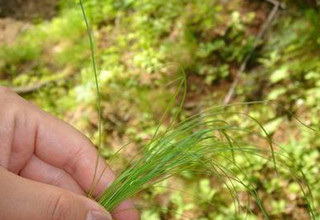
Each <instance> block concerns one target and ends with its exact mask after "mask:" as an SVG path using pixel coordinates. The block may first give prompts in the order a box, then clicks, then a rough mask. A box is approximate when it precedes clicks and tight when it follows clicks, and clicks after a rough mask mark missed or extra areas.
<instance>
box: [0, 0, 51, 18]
mask: <svg viewBox="0 0 320 220" xmlns="http://www.w3.org/2000/svg"><path fill="white" fill-rule="evenodd" d="M56 8H57V0H0V18H13V19H17V20H28V21H29V20H35V19H50V18H52V17H53V16H54V15H55V13H56V11H57V10H56Z"/></svg>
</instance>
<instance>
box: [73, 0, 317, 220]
mask: <svg viewBox="0 0 320 220" xmlns="http://www.w3.org/2000/svg"><path fill="white" fill-rule="evenodd" d="M79 3H80V6H81V9H82V13H83V17H84V20H85V24H86V27H87V31H88V36H89V41H90V48H91V54H92V57H91V58H92V66H93V73H94V78H95V84H96V90H97V97H98V100H97V103H98V104H97V108H98V114H99V146H100V143H101V105H100V92H99V83H98V76H97V68H96V64H95V57H94V45H93V40H92V35H91V30H90V27H89V23H88V20H87V16H86V13H85V9H84V6H83V3H82V0H79ZM181 82H182V83H181V84H180V86H179V90H180V89H181V88H184V93H183V100H182V102H181V105H180V108H179V109H181V107H182V104H183V101H184V97H185V94H186V85H185V79H183V80H182V81H181ZM177 95H178V93H177V94H176V95H175V97H174V98H173V100H175V98H176V97H177ZM172 103H173V102H172ZM172 103H171V104H172ZM171 104H170V105H171ZM247 104H261V103H247ZM170 105H169V106H168V109H169V108H170ZM243 105H245V104H243ZM231 106H232V105H231ZM229 107H230V106H229ZM227 108H228V106H227V107H226V106H224V107H217V108H213V109H209V110H207V111H205V112H202V113H199V114H196V115H193V116H191V117H189V118H187V119H186V120H184V121H182V122H179V123H176V124H173V123H171V124H169V126H168V128H167V129H166V130H165V131H164V132H163V133H159V132H158V130H159V129H157V130H156V132H155V134H154V136H153V138H152V139H151V140H150V141H149V143H148V144H147V145H146V146H145V147H144V148H143V152H142V153H141V154H140V155H137V158H133V159H132V161H131V164H130V166H129V167H127V168H126V169H124V171H123V172H122V173H120V175H119V176H118V177H117V178H116V179H115V181H114V182H113V183H112V184H111V185H110V186H109V187H108V188H107V189H106V190H105V192H104V193H103V194H102V195H101V196H100V197H99V198H97V200H98V202H99V203H100V204H101V205H102V206H104V207H105V208H106V209H107V210H109V211H111V210H113V209H114V208H115V207H116V206H117V205H119V204H120V203H121V202H122V201H124V200H126V199H128V198H130V197H132V196H134V195H135V194H137V193H138V192H140V191H142V190H143V189H146V188H148V187H150V186H152V185H154V184H156V183H159V182H161V181H163V180H166V179H167V178H169V177H172V176H173V175H177V174H181V173H182V172H184V171H186V170H189V171H195V172H197V173H199V172H202V173H203V174H206V175H211V176H217V177H219V178H220V179H222V180H223V182H224V185H225V186H226V188H227V189H228V190H229V192H230V195H231V196H232V198H233V200H234V202H235V203H236V204H238V207H241V205H240V201H239V198H238V196H237V190H236V187H235V185H239V184H240V185H242V186H243V187H244V188H245V189H246V191H247V192H248V193H249V194H250V195H251V197H252V198H253V199H254V201H255V202H256V204H257V206H258V207H259V209H260V211H261V213H262V215H263V217H264V218H265V219H270V217H269V214H268V211H267V210H266V208H265V207H264V205H263V201H262V199H261V198H260V197H259V194H258V192H257V190H256V188H257V187H256V186H255V185H254V184H253V183H252V181H251V180H250V179H249V178H248V177H247V175H246V173H245V172H244V169H243V168H242V167H239V166H238V162H237V155H240V156H241V157H242V158H245V159H246V160H247V161H248V163H249V164H250V163H251V162H250V161H251V158H253V157H258V158H260V159H261V160H265V161H266V162H268V163H272V165H273V167H274V170H275V172H276V173H277V174H278V175H280V174H281V173H284V172H286V173H289V174H290V176H291V177H292V179H293V180H294V181H296V182H297V183H298V184H299V186H300V189H301V192H302V195H303V197H304V199H305V201H306V205H307V207H308V210H309V214H310V216H311V218H312V219H316V217H315V211H314V207H313V202H312V201H313V198H312V193H311V189H310V186H309V184H308V181H307V180H306V178H305V175H304V173H303V172H302V170H301V168H300V167H297V166H296V164H297V163H296V162H295V161H294V160H293V159H292V158H290V156H289V155H288V154H287V153H286V152H285V151H284V150H283V149H281V148H279V150H278V151H275V149H274V145H275V144H274V143H273V141H272V139H271V138H270V135H269V134H268V132H267V131H266V130H265V129H264V127H263V126H262V124H260V123H259V121H258V120H256V119H255V118H254V117H252V116H250V115H249V114H246V113H241V112H232V111H227ZM178 112H179V111H178ZM230 115H236V116H237V117H242V118H243V124H248V123H247V122H248V121H250V122H251V125H250V126H248V125H245V126H239V125H238V124H234V123H232V122H228V121H226V120H224V118H230ZM162 121H163V120H161V122H160V124H161V123H162ZM245 121H246V122H245ZM249 124H250V123H249ZM252 124H255V126H256V127H257V128H258V129H259V130H260V131H257V130H254V129H253V127H252ZM159 127H160V126H159ZM159 127H158V128H159ZM252 136H256V137H258V138H259V139H263V140H265V142H266V143H267V146H268V148H262V147H261V146H256V145H254V144H252V143H250V142H246V141H244V140H245V139H246V138H244V137H252ZM238 137H240V138H238ZM237 139H240V140H241V141H238V140H237ZM251 140H252V139H251ZM221 158H222V159H223V160H224V163H220V159H221ZM96 167H97V164H96ZM239 174H241V176H242V177H239ZM96 176H97V173H95V175H94V179H93V184H92V188H91V190H90V192H89V196H91V193H92V191H93V189H94V187H95V185H96V184H97V182H98V181H99V178H96Z"/></svg>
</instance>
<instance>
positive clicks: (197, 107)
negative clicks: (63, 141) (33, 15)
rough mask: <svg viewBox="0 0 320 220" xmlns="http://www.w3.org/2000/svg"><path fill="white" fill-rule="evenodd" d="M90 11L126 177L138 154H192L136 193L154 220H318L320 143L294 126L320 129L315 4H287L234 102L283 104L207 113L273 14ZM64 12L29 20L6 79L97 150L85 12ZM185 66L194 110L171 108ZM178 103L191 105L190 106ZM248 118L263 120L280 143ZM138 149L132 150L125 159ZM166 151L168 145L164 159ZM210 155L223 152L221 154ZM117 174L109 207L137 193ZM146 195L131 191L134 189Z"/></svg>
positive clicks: (115, 5) (8, 51) (193, 6)
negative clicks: (125, 188) (124, 189)
mask: <svg viewBox="0 0 320 220" xmlns="http://www.w3.org/2000/svg"><path fill="white" fill-rule="evenodd" d="M84 4H85V8H86V10H87V12H88V19H89V22H90V23H91V24H92V25H93V26H92V34H93V37H94V38H95V40H96V44H95V49H96V55H97V63H98V66H99V80H100V90H101V91H100V94H101V100H102V101H101V113H102V115H101V116H102V120H101V122H102V124H103V126H102V132H103V134H104V135H103V136H102V139H101V140H100V141H101V154H102V155H104V157H106V159H108V160H110V159H111V164H112V165H113V167H115V169H116V171H118V172H119V173H121V171H122V170H126V169H125V168H126V167H129V168H130V167H139V164H141V162H140V163H139V159H138V158H141V159H140V161H143V160H148V158H153V159H155V160H156V161H158V162H159V163H161V161H162V164H164V161H166V160H161V159H160V158H161V157H159V158H158V159H157V157H156V155H158V154H153V153H152V152H162V154H160V155H167V156H166V157H164V158H167V160H168V161H170V157H169V155H171V154H172V153H170V154H169V152H170V151H168V150H166V149H171V148H172V147H170V146H172V145H174V146H182V145H183V146H189V148H187V147H186V148H187V149H188V150H189V151H182V150H181V147H180V148H179V147H175V148H174V149H175V154H174V155H175V156H176V155H181V156H180V157H178V158H179V159H180V160H177V163H178V162H179V161H180V162H179V163H178V164H175V165H176V166H172V167H164V168H165V169H163V170H160V171H162V172H163V173H167V172H168V170H170V171H171V172H170V173H169V174H170V175H171V174H173V173H175V174H178V175H176V176H175V177H174V178H173V179H166V180H165V181H164V182H161V183H157V184H155V185H152V186H151V187H143V188H144V189H143V191H142V192H140V193H139V194H138V197H137V198H138V199H137V206H138V207H139V208H141V209H142V218H143V219H190V218H192V219H250V218H251V219H257V218H270V219H310V218H317V217H318V213H319V208H318V207H319V204H318V201H319V189H320V187H319V181H318V178H317V176H318V174H319V166H318V162H319V150H318V149H319V138H318V133H317V132H313V131H311V130H310V129H308V128H307V127H306V126H305V125H301V123H299V122H298V121H297V120H296V119H295V118H296V117H297V118H299V119H301V121H302V122H303V123H305V124H306V125H307V126H311V127H312V128H315V130H317V129H318V128H319V122H318V121H319V120H318V117H317V115H318V113H319V108H318V105H317V97H318V96H317V91H318V83H317V81H318V80H317V76H318V75H319V61H318V57H319V54H318V51H317V50H316V48H317V47H318V45H319V42H318V38H319V33H318V31H317V30H318V29H317V28H316V27H317V21H318V20H319V19H317V18H319V15H318V11H317V10H318V9H317V8H316V5H315V4H310V5H308V4H306V3H305V2H302V1H301V3H300V2H296V1H293V2H289V1H287V2H286V5H285V6H286V7H285V9H281V10H279V12H278V17H277V18H276V19H275V20H274V22H273V23H272V25H271V27H270V29H269V31H268V32H267V34H266V35H265V36H264V38H263V40H262V41H260V42H259V47H257V48H256V49H255V50H254V56H253V57H252V58H251V59H250V61H249V62H248V68H247V70H246V73H244V74H243V77H242V81H241V82H239V85H238V86H237V87H236V90H235V98H234V100H233V102H241V103H243V102H248V101H252V100H266V99H270V100H274V102H272V104H270V103H268V104H266V103H260V104H241V105H232V106H230V107H228V108H225V109H224V108H223V109H219V108H217V109H214V110H211V111H209V113H208V112H207V113H205V112H204V110H205V109H208V108H212V106H218V105H219V103H222V101H223V98H224V96H225V94H226V93H227V91H228V89H229V87H230V84H231V83H232V81H233V79H234V77H235V73H236V70H237V69H238V68H239V66H240V65H241V63H242V61H243V59H244V58H245V56H246V55H247V54H248V53H249V52H250V51H251V50H252V45H253V42H254V39H255V36H256V34H257V32H258V29H259V27H260V26H261V25H262V24H263V22H264V21H265V19H266V17H267V15H268V13H269V12H270V10H271V8H272V5H269V4H268V3H267V2H261V1H236V0H234V1H230V2H228V3H226V2H224V1H203V2H201V3H200V2H199V1H174V0H172V1H169V2H168V3H162V2H160V1H150V0H149V1H148V0H144V1H105V2H103V3H102V2H100V1H93V0H90V1H89V0H88V1H85V2H84ZM301 4H302V5H303V7H301ZM58 7H60V9H59V11H58V14H57V15H56V17H54V18H53V19H52V20H49V21H44V22H39V20H37V21H35V22H30V23H31V24H28V25H30V27H29V28H27V30H26V31H25V32H24V34H23V35H22V36H20V37H18V38H17V39H16V40H15V41H14V42H12V43H10V44H6V45H3V46H2V48H1V53H2V54H1V64H0V66H1V72H0V78H1V83H2V84H5V85H9V86H13V87H15V89H17V91H20V92H21V93H23V94H24V95H25V96H26V97H27V98H29V99H30V100H33V101H34V102H36V103H37V104H38V105H40V106H42V107H44V108H45V109H46V110H47V111H50V112H53V113H54V114H56V115H58V116H60V117H63V118H64V119H65V120H67V121H69V122H71V123H73V124H74V125H75V126H76V127H78V128H79V129H80V130H82V131H84V132H86V133H87V135H88V136H89V137H90V138H91V139H92V140H93V141H94V142H95V143H96V144H97V145H99V142H100V141H99V137H100V135H99V132H98V129H97V128H98V127H99V126H98V122H99V120H98V118H99V117H98V115H99V114H97V113H96V97H95V82H94V80H93V76H92V72H91V67H90V60H89V59H88V57H89V55H90V51H89V49H88V44H87V35H86V29H85V25H84V23H83V20H82V17H81V14H80V13H79V8H78V6H77V5H76V4H75V3H74V2H71V1H59V4H58ZM19 22H21V21H19ZM284 24H285V25H284ZM301 33H304V35H303V37H301ZM284 36H285V37H284ZM34 39H37V40H34ZM26 42H27V43H26ZM181 67H182V68H183V69H184V70H185V73H186V76H187V81H188V83H187V85H188V87H187V88H186V89H187V90H188V92H187V93H186V97H185V98H186V100H185V102H182V101H181V97H183V95H181V94H182V93H179V95H177V102H178V103H175V104H173V105H171V107H170V108H168V103H170V101H172V100H173V98H172V97H174V96H175V94H176V92H177V91H179V89H177V88H179V82H180V81H179V80H176V79H177V78H179V77H180V76H181V71H180V69H181ZM174 80H176V81H174ZM53 97H57V98H53ZM179 103H183V105H182V106H181V110H180V108H179V107H178V106H179ZM166 109H168V113H167V114H166V116H165V117H164V118H163V119H161V118H162V115H163V113H164V112H165V111H166ZM200 112H204V113H203V114H204V115H202V114H201V113H200ZM240 113H241V114H240ZM242 113H244V114H242ZM208 114H209V115H211V116H212V117H210V116H208ZM193 115H197V117H196V118H194V117H193ZM201 115H202V116H201ZM246 115H250V116H252V117H253V118H254V119H256V120H257V121H258V122H259V123H260V124H262V125H263V128H264V129H265V131H266V132H267V134H268V135H266V133H265V132H264V130H263V129H262V128H261V127H260V126H259V123H257V122H256V121H254V120H253V118H248V117H246ZM160 122H161V123H160ZM159 124H161V126H160V127H159ZM191 125H193V126H191ZM189 127H190V128H189ZM173 128H174V129H177V130H173ZM156 131H158V132H156ZM204 131H206V132H204ZM249 131H250V132H249ZM155 132H156V133H157V134H158V135H154V134H155ZM192 134H194V136H192ZM154 136H155V137H154ZM165 137H167V138H165ZM188 137H191V138H188ZM270 138H272V140H273V142H274V143H273V144H272V147H273V148H274V152H273V151H272V150H271V148H270V147H271V146H270ZM184 140H188V141H185V142H186V143H185V142H184ZM127 143H131V144H130V145H128V146H126V147H123V149H122V146H124V145H126V144H127ZM161 143H162V144H161ZM155 144H157V145H155ZM142 146H147V148H146V149H145V148H143V147H142ZM156 146H165V147H163V148H161V149H162V150H163V151H160V150H161V149H159V148H157V147H156ZM209 146H210V147H209ZM212 146H216V148H212ZM197 147H199V148H197ZM120 149H122V150H120ZM200 149H201V150H200ZM212 149H215V150H216V151H217V152H214V153H215V154H214V156H212V155H210V152H211V153H213V152H212V151H211V150H212ZM119 150H120V152H119V153H117V154H116V155H115V156H112V155H114V153H115V152H118V151H119ZM144 151H145V152H144ZM188 152H189V153H188ZM201 152H206V153H207V154H205V155H202V154H201ZM280 152H281V153H280ZM183 153H185V154H183ZM137 155H138V156H137ZM141 155H142V157H141ZM143 155H149V157H144V156H143ZM132 158H133V159H132ZM199 158H201V159H203V160H202V162H205V166H204V164H199ZM206 158H214V160H211V161H210V162H208V161H207V159H206ZM248 158H250V159H248ZM273 158H275V161H279V162H278V163H279V165H278V163H274V160H273ZM190 160H191V161H193V162H192V163H191V164H189V163H188V164H185V162H186V161H190ZM281 164H282V165H281ZM186 165H188V166H186ZM179 166H180V167H179ZM204 167H205V168H207V169H203V168H204ZM141 168H142V167H139V169H141ZM156 168H157V167H156V166H148V167H145V169H147V170H149V171H151V170H156ZM170 168H172V169H170ZM174 168H175V169H174ZM182 168H183V169H184V170H185V171H184V172H181V169H182ZM188 168H189V170H188ZM129 171H130V169H129ZM129 171H127V172H129ZM178 171H179V172H178ZM192 171H193V172H192ZM195 171H197V172H195ZM300 171H301V172H300ZM130 172H132V170H131V171H130ZM302 173H303V175H302ZM160 174H161V173H159V175H158V176H157V177H159V178H161V176H160ZM213 174H214V175H213ZM136 175H138V173H136ZM162 177H163V178H166V177H167V176H162ZM119 178H120V179H119V181H118V182H117V183H115V186H114V187H112V188H110V191H109V195H111V194H112V195H114V196H109V195H108V196H106V197H105V198H106V200H105V201H102V200H104V198H101V202H102V203H105V204H106V206H108V208H112V206H113V205H114V203H116V202H117V201H119V199H120V200H121V198H122V197H123V194H122V196H121V195H119V194H117V193H114V192H116V191H117V190H118V189H119V188H121V186H122V185H123V184H124V186H125V184H126V183H127V184H128V183H130V178H128V175H126V172H124V173H122V174H121V175H120V177H119ZM148 178H149V177H148V176H145V178H144V180H148ZM159 178H158V179H156V181H157V180H160V179H159ZM132 180H133V179H131V181H132ZM145 182H147V181H145ZM152 183H154V182H152ZM299 184H300V185H299ZM138 185H139V186H141V183H139V184H138ZM147 185H148V184H147ZM147 185H146V186H147ZM136 186H137V185H136ZM301 186H302V188H301ZM137 191H139V190H136V189H134V190H133V189H132V188H131V189H130V190H129V191H128V193H129V192H130V193H131V194H132V193H134V192H137ZM130 193H129V194H130ZM129 194H128V195H126V196H129ZM311 194H312V198H311ZM111 198H112V199H111ZM107 200H109V201H107ZM151 200H152V201H155V203H154V205H153V206H151V205H150V203H149V202H148V201H151ZM145 201H146V202H145Z"/></svg>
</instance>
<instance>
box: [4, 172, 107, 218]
mask: <svg viewBox="0 0 320 220" xmlns="http://www.w3.org/2000/svg"><path fill="white" fill-rule="evenodd" d="M0 195H1V200H0V219H1V220H20V219H25V220H111V216H110V214H108V213H107V212H106V211H105V210H104V209H103V208H102V207H101V206H99V205H98V204H97V203H95V202H93V201H91V200H89V199H87V198H85V197H83V196H80V195H76V194H73V193H71V192H68V191H65V190H62V189H60V188H57V187H54V186H49V185H46V184H41V183H38V182H33V181H31V180H27V179H24V178H22V177H19V176H17V175H14V174H12V173H10V172H8V171H7V170H5V169H3V168H1V167H0Z"/></svg>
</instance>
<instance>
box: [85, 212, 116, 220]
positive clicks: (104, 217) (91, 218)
mask: <svg viewBox="0 0 320 220" xmlns="http://www.w3.org/2000/svg"><path fill="white" fill-rule="evenodd" d="M87 220H112V217H111V215H110V214H108V213H101V212H97V211H92V212H89V213H88V217H87Z"/></svg>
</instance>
